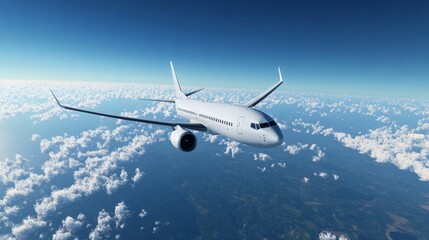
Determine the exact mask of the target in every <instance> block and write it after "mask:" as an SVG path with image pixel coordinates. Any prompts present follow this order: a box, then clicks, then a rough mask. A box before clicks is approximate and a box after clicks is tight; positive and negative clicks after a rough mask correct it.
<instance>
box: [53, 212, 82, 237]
mask: <svg viewBox="0 0 429 240" xmlns="http://www.w3.org/2000/svg"><path fill="white" fill-rule="evenodd" d="M84 219H85V215H83V214H82V213H80V214H79V215H78V216H77V218H76V219H74V218H72V217H70V216H67V217H66V219H64V220H63V221H62V226H61V227H60V228H59V229H58V230H57V231H56V232H55V233H54V235H53V236H52V239H53V240H65V239H72V238H73V237H74V236H75V235H76V232H77V231H79V230H80V229H81V228H82V226H83V220H84Z"/></svg>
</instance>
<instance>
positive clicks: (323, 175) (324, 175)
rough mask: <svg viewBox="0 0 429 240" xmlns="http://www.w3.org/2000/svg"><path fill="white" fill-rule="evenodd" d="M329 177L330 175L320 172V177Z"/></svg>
mask: <svg viewBox="0 0 429 240" xmlns="http://www.w3.org/2000/svg"><path fill="white" fill-rule="evenodd" d="M327 176H328V174H327V173H325V172H320V173H319V177H322V178H326V177H327Z"/></svg>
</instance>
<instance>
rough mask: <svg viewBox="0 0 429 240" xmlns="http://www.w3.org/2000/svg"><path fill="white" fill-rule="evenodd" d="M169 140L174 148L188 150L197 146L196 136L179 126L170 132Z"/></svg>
mask: <svg viewBox="0 0 429 240" xmlns="http://www.w3.org/2000/svg"><path fill="white" fill-rule="evenodd" d="M170 141H171V143H172V144H173V146H174V147H175V148H177V149H180V150H182V151H184V152H190V151H192V150H194V149H195V147H196V146H197V138H196V137H195V135H194V134H193V133H192V132H190V131H188V130H185V129H183V128H181V127H180V126H177V127H176V129H175V130H174V131H173V132H172V133H171V136H170Z"/></svg>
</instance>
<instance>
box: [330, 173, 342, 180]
mask: <svg viewBox="0 0 429 240" xmlns="http://www.w3.org/2000/svg"><path fill="white" fill-rule="evenodd" d="M332 177H334V180H335V181H337V180H338V179H339V178H340V176H338V175H337V174H332Z"/></svg>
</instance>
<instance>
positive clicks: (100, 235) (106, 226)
mask: <svg viewBox="0 0 429 240" xmlns="http://www.w3.org/2000/svg"><path fill="white" fill-rule="evenodd" d="M112 221H113V218H112V217H111V216H110V215H109V213H108V212H106V210H104V209H103V210H101V211H100V212H99V213H98V217H97V226H95V228H94V229H93V230H92V231H91V233H90V234H89V239H91V240H98V239H107V238H109V237H110V231H111V230H112V227H111V226H110V224H111V222H112Z"/></svg>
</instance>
